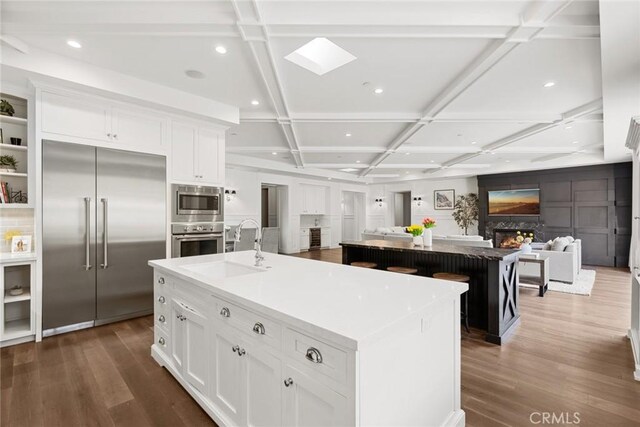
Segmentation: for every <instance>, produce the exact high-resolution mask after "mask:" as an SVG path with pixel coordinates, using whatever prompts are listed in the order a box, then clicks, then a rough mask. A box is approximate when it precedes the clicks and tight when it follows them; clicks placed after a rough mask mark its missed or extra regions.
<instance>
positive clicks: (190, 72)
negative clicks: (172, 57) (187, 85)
mask: <svg viewBox="0 0 640 427" xmlns="http://www.w3.org/2000/svg"><path fill="white" fill-rule="evenodd" d="M184 73H185V74H186V75H187V77H191V78H192V79H204V73H203V72H202V71H198V70H187V71H185V72H184Z"/></svg>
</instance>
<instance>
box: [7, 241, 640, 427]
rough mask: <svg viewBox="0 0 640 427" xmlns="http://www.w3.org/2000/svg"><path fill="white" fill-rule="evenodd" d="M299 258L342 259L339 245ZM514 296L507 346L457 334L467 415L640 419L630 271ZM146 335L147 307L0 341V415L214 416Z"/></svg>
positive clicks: (24, 419) (509, 419) (39, 419)
mask: <svg viewBox="0 0 640 427" xmlns="http://www.w3.org/2000/svg"><path fill="white" fill-rule="evenodd" d="M299 256H301V257H305V258H312V259H319V260H323V261H328V262H337V263H340V262H341V260H342V256H341V252H340V250H339V249H332V250H323V251H312V252H305V253H303V254H300V255H299ZM520 297H521V300H520V301H521V306H522V322H521V324H520V326H519V327H518V329H517V331H516V333H515V334H514V336H513V337H512V338H511V339H510V341H509V342H508V343H507V344H505V345H503V346H502V347H498V346H495V345H492V344H489V343H487V342H485V341H484V340H483V338H482V334H481V332H480V331H474V330H472V332H471V334H466V333H465V332H463V333H462V405H463V409H464V410H465V411H466V414H467V425H468V426H505V425H512V426H523V425H532V423H531V421H530V416H531V414H532V413H541V412H551V413H555V415H556V417H560V416H563V417H565V418H564V420H565V421H567V420H568V421H574V424H576V422H575V421H576V420H575V419H574V418H572V417H573V415H574V413H576V412H577V413H579V415H578V417H579V420H580V422H579V425H581V426H640V382H636V381H634V380H633V375H632V371H633V360H632V356H631V349H630V344H629V342H628V340H627V338H626V331H627V328H628V325H629V315H630V314H629V312H630V285H629V274H628V273H627V272H625V271H624V270H620V269H613V268H597V280H596V285H595V287H594V290H593V294H592V295H591V296H590V297H584V296H576V295H568V294H561V293H557V292H552V291H550V292H548V293H547V294H546V295H545V297H544V298H539V297H538V296H537V290H536V289H525V288H522V289H521V291H520ZM152 341H153V318H152V317H151V316H149V317H144V318H140V319H134V320H129V321H125V322H120V323H116V324H111V325H106V326H101V327H98V328H93V329H88V330H84V331H78V332H73V333H69V334H64V335H59V336H56V337H51V338H46V339H45V340H43V341H42V342H41V343H38V344H34V343H27V344H21V345H17V346H13V347H8V348H4V349H2V351H1V360H0V367H1V371H0V387H1V390H0V393H1V395H0V403H1V406H0V409H1V414H0V425H2V426H29V427H31V426H66V427H67V426H94V425H95V426H103V425H104V426H110V425H118V426H135V427H138V426H150V425H152V426H183V425H184V426H209V425H214V424H213V422H212V421H211V420H210V419H209V418H208V416H207V415H206V414H205V413H204V412H203V411H202V410H201V409H200V407H199V406H198V405H197V404H196V403H195V402H194V401H193V400H192V399H191V398H190V397H189V395H188V394H187V393H186V392H185V391H184V390H183V389H182V388H181V387H180V385H178V383H177V382H176V381H175V380H174V379H173V377H171V375H169V373H168V372H167V371H166V370H164V369H163V368H160V367H159V366H158V365H157V364H156V363H155V361H153V359H151V356H150V355H149V347H150V345H151V343H152ZM541 416H542V415H540V416H538V415H534V419H533V420H534V421H538V420H540V419H541V418H540V417H541ZM567 417H568V418H567ZM538 424H539V423H538ZM558 424H562V423H558V422H556V425H558ZM565 424H569V423H565Z"/></svg>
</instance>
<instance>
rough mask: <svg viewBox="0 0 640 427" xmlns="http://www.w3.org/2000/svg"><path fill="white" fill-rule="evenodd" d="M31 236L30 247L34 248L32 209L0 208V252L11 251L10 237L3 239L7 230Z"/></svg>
mask: <svg viewBox="0 0 640 427" xmlns="http://www.w3.org/2000/svg"><path fill="white" fill-rule="evenodd" d="M13 230H15V231H17V232H19V233H20V234H21V235H27V236H32V240H31V242H32V243H31V248H32V250H35V244H36V240H35V235H34V221H33V209H0V252H11V239H9V240H7V239H5V235H6V233H7V231H13Z"/></svg>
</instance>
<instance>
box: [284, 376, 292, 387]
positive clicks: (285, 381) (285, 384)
mask: <svg viewBox="0 0 640 427" xmlns="http://www.w3.org/2000/svg"><path fill="white" fill-rule="evenodd" d="M291 384H293V379H292V378H287V379H286V380H284V386H285V387H290V386H291Z"/></svg>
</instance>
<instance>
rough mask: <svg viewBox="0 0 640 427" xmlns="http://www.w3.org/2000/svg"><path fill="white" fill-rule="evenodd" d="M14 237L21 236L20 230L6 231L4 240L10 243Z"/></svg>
mask: <svg viewBox="0 0 640 427" xmlns="http://www.w3.org/2000/svg"><path fill="white" fill-rule="evenodd" d="M15 236H22V233H21V232H20V230H7V231H6V232H5V233H4V240H7V241H11V239H13V238H14V237H15Z"/></svg>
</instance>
